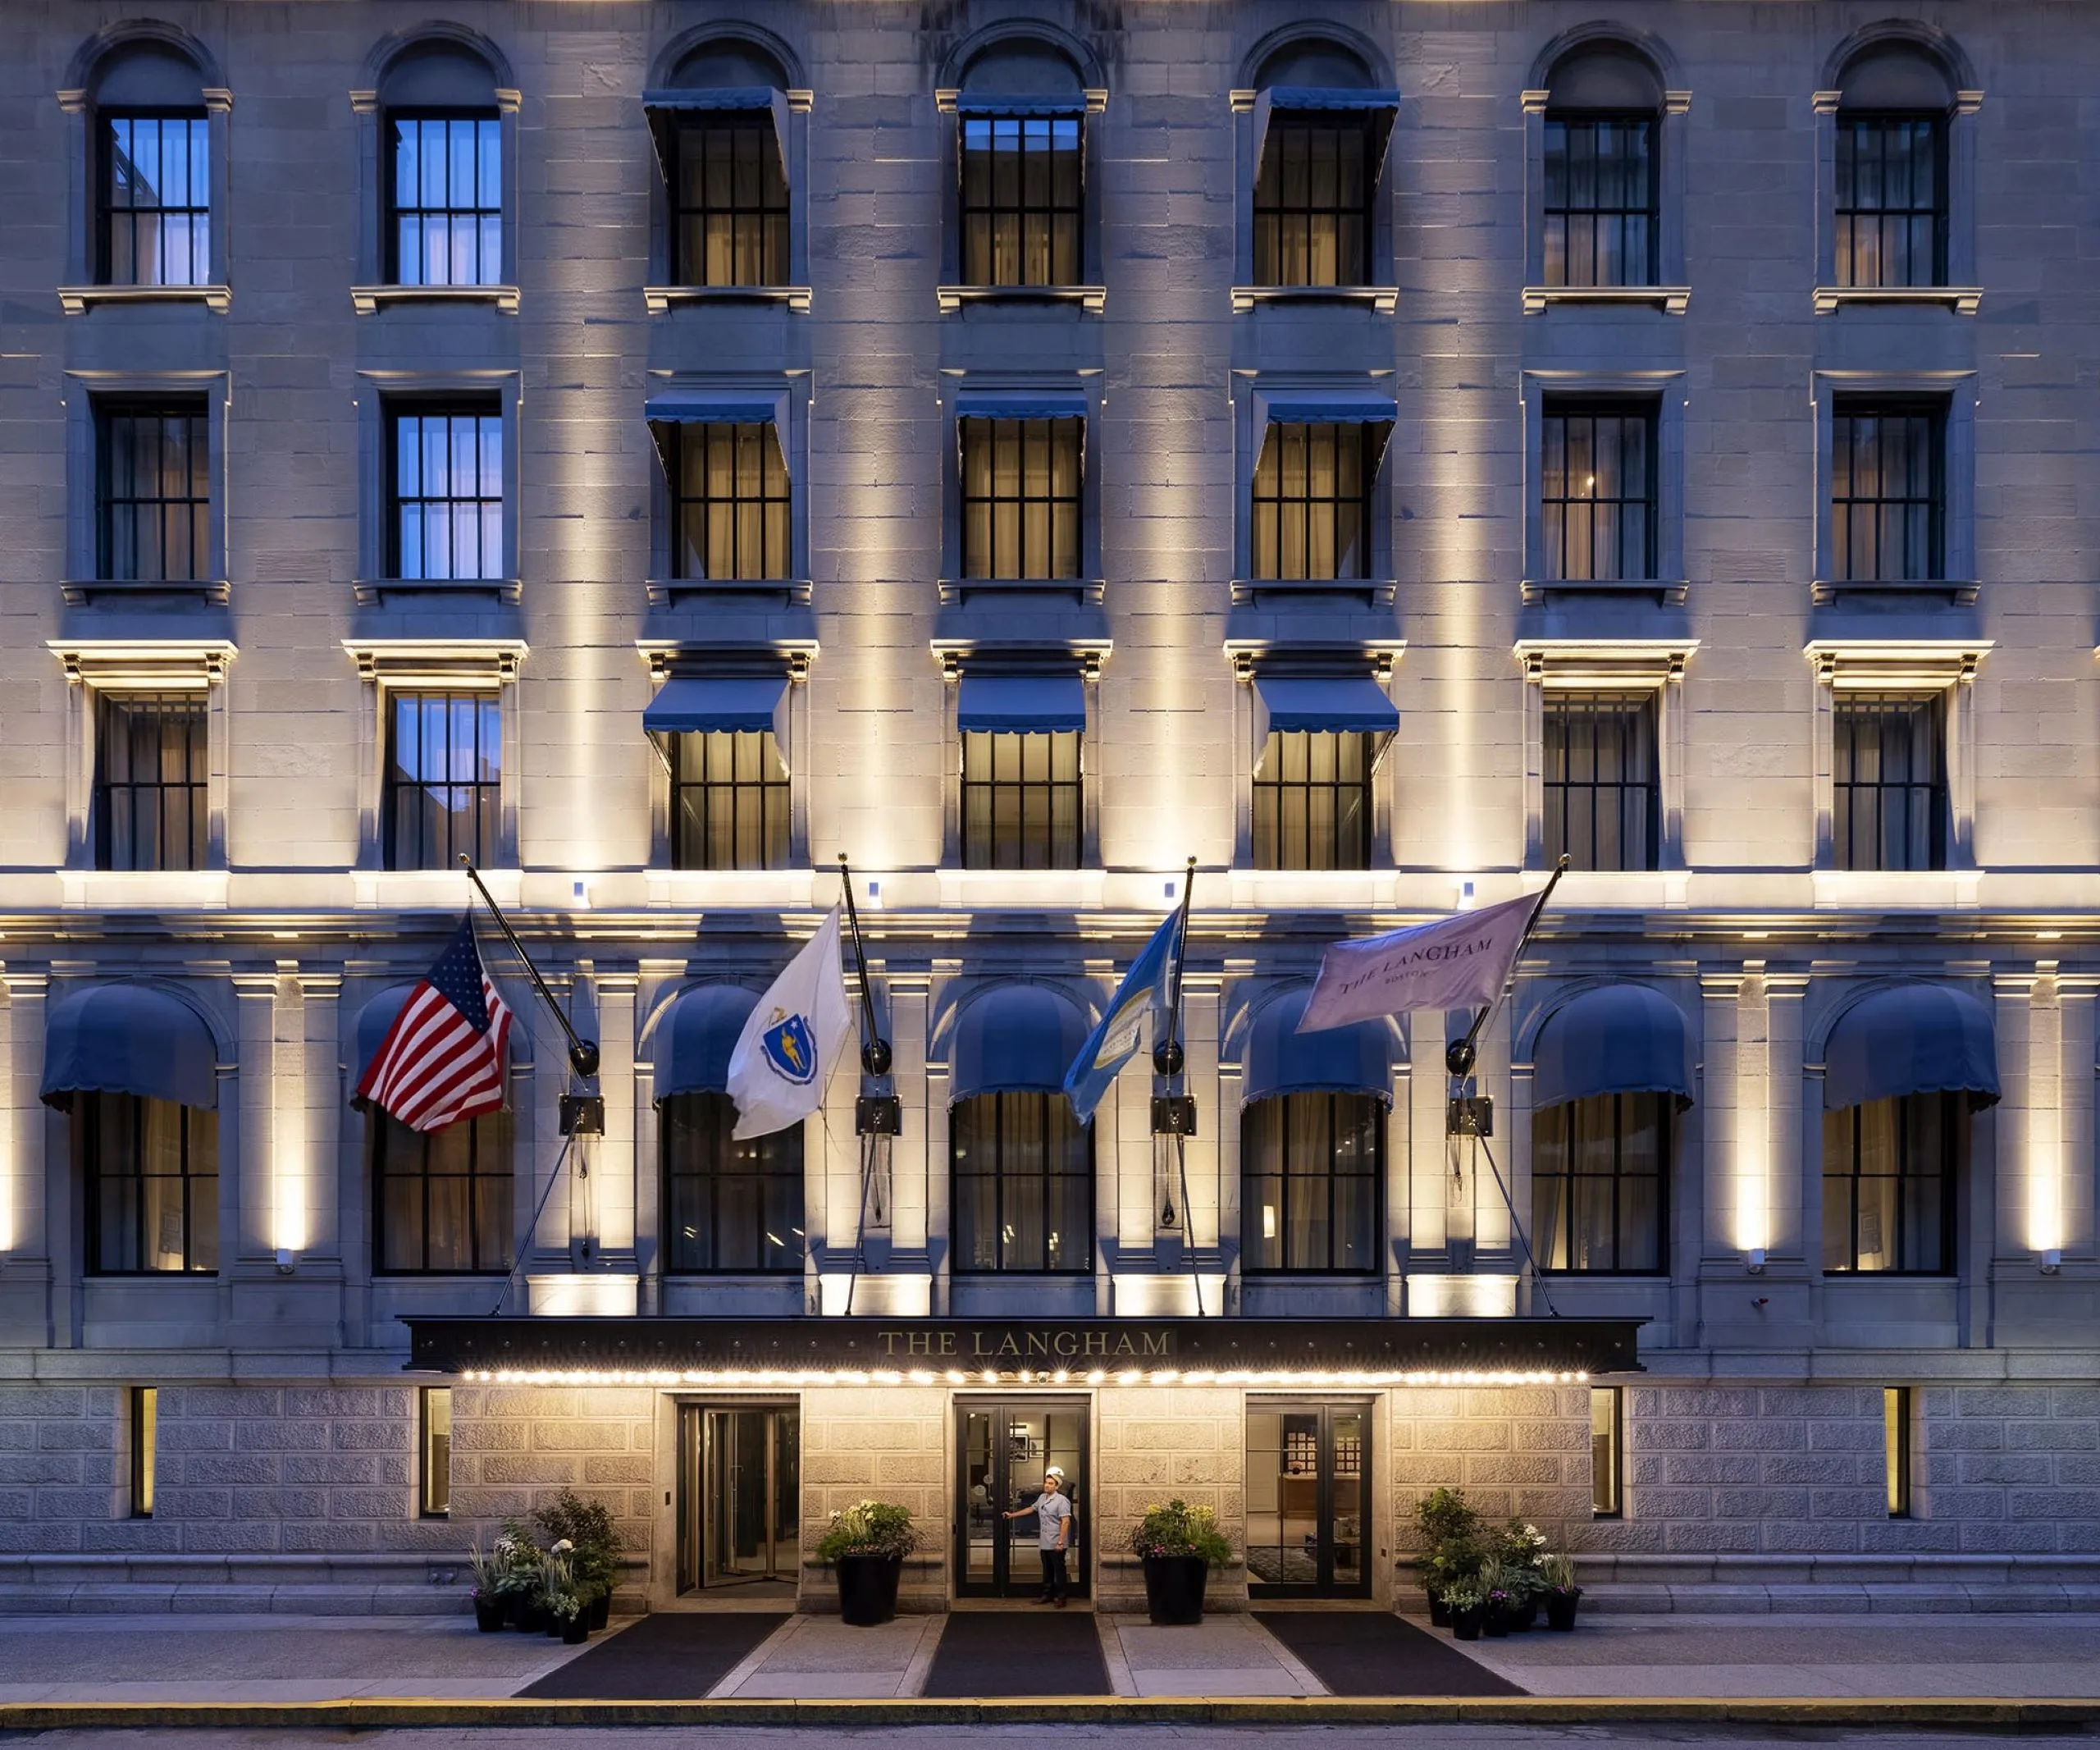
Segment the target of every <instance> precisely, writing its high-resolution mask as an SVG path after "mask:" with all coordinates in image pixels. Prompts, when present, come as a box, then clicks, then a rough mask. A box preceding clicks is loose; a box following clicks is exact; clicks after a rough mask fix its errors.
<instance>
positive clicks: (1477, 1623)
mask: <svg viewBox="0 0 2100 1750" xmlns="http://www.w3.org/2000/svg"><path fill="white" fill-rule="evenodd" d="M1444 1602H1445V1606H1447V1607H1448V1608H1449V1611H1450V1612H1451V1638H1452V1639H1454V1640H1456V1641H1477V1640H1478V1639H1479V1638H1480V1633H1481V1629H1482V1628H1484V1627H1485V1626H1486V1617H1487V1595H1486V1593H1485V1592H1482V1591H1481V1586H1480V1582H1479V1581H1478V1580H1472V1579H1467V1580H1454V1582H1453V1583H1451V1584H1450V1585H1449V1587H1447V1588H1445V1592H1444Z"/></svg>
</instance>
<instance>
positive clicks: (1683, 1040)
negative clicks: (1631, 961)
mask: <svg viewBox="0 0 2100 1750" xmlns="http://www.w3.org/2000/svg"><path fill="white" fill-rule="evenodd" d="M1596 1094H1674V1095H1675V1096H1676V1097H1677V1103H1678V1105H1679V1106H1680V1107H1685V1106H1689V1105H1690V1104H1691V1103H1692V1100H1693V1099H1694V1097H1695V1094H1696V1089H1695V1085H1694V1081H1693V1074H1692V1058H1691V1030H1689V1029H1688V1028H1687V1026H1685V1024H1684V1015H1683V1012H1682V1010H1680V1009H1679V1008H1678V1006H1677V1004H1675V1003H1673V1002H1671V1001H1670V999H1669V998H1668V997H1666V996H1664V994H1662V993H1661V992H1660V991H1659V990H1651V989H1649V988H1648V986H1646V985H1604V986H1601V987H1600V988H1599V989H1596V990H1586V991H1584V992H1583V993H1582V995H1580V996H1578V997H1577V998H1574V999H1573V1001H1571V1002H1568V1003H1563V1004H1562V1005H1561V1006H1560V1007H1559V1008H1557V1009H1555V1010H1554V1012H1553V1013H1552V1014H1551V1015H1550V1016H1548V1017H1546V1023H1545V1026H1543V1027H1541V1029H1540V1030H1539V1036H1538V1039H1537V1040H1536V1043H1535V1044H1533V1046H1532V1108H1533V1110H1535V1111H1542V1110H1544V1109H1545V1108H1546V1107H1548V1106H1559V1105H1561V1104H1563V1103H1565V1102H1567V1101H1568V1100H1582V1099H1591V1097H1592V1096H1594V1095H1596Z"/></svg>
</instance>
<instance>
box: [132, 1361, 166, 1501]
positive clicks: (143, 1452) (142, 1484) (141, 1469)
mask: <svg viewBox="0 0 2100 1750" xmlns="http://www.w3.org/2000/svg"><path fill="white" fill-rule="evenodd" d="M160 1419H161V1394H160V1388H159V1387H157V1386H134V1387H132V1388H131V1517H132V1518H133V1519H151V1518H152V1517H153V1456H154V1451H155V1449H156V1447H157V1446H158V1445H159V1443H160V1442H159V1435H160Z"/></svg>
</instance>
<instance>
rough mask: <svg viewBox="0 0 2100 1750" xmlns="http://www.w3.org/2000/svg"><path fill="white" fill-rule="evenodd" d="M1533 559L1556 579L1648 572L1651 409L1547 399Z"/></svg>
mask: <svg viewBox="0 0 2100 1750" xmlns="http://www.w3.org/2000/svg"><path fill="white" fill-rule="evenodd" d="M1540 451H1541V453H1540V456H1539V541H1540V548H1541V551H1540V554H1539V562H1540V564H1541V567H1542V569H1543V575H1544V577H1545V579H1547V580H1550V581H1554V582H1559V583H1596V582H1604V583H1614V582H1623V581H1627V580H1629V579H1630V580H1634V581H1639V580H1641V579H1644V578H1652V577H1654V576H1655V409H1653V408H1652V407H1639V406H1629V405H1628V404H1625V403H1623V402H1620V403H1617V404H1614V403H1610V402H1605V403H1603V404H1599V405H1596V406H1584V405H1582V404H1568V403H1562V402H1549V403H1548V404H1547V405H1546V407H1545V417H1544V418H1543V420H1542V422H1541V427H1540Z"/></svg>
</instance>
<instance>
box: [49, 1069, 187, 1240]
mask: <svg viewBox="0 0 2100 1750" xmlns="http://www.w3.org/2000/svg"><path fill="white" fill-rule="evenodd" d="M71 1128H72V1132H73V1136H74V1145H75V1149H77V1150H78V1158H79V1161H80V1180H81V1182H82V1184H83V1185H84V1186H85V1189H86V1192H87V1205H88V1207H87V1236H88V1273H89V1274H90V1275H92V1276H140V1275H158V1274H163V1273H165V1274H170V1275H176V1274H183V1273H194V1274H197V1275H204V1276H208V1275H210V1274H211V1273H212V1272H214V1271H216V1270H217V1268H218V1267H219V1115H218V1113H216V1112H212V1111H209V1110H207V1109H206V1108H202V1107H196V1106H178V1105H177V1104H176V1103H175V1102H174V1101H172V1100H162V1099H146V1098H144V1097H143V1096H141V1095H139V1094H87V1093H82V1094H75V1095H74V1096H73V1123H72V1126H71Z"/></svg>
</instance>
